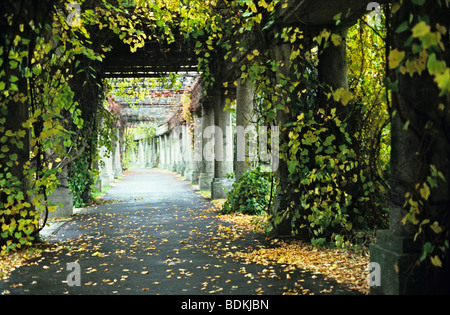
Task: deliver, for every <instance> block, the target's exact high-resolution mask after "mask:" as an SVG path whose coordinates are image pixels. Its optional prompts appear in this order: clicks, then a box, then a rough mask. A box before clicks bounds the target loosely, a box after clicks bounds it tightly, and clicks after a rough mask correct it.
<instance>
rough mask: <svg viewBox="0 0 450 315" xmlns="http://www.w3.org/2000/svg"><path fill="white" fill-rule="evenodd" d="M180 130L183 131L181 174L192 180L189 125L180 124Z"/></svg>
mask: <svg viewBox="0 0 450 315" xmlns="http://www.w3.org/2000/svg"><path fill="white" fill-rule="evenodd" d="M182 127H183V129H182V132H183V138H182V140H183V146H182V154H181V157H182V163H183V166H182V170H181V171H182V174H181V175H183V176H184V178H185V179H186V180H188V181H191V180H192V164H193V163H192V162H193V161H192V159H193V158H192V144H191V142H192V137H191V134H190V132H189V126H188V124H187V123H186V124H185V125H183V126H182Z"/></svg>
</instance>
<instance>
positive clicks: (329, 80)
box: [317, 27, 350, 119]
mask: <svg viewBox="0 0 450 315" xmlns="http://www.w3.org/2000/svg"><path fill="white" fill-rule="evenodd" d="M333 32H334V33H335V34H338V35H340V36H341V37H342V42H341V43H340V45H338V46H335V45H334V44H333V43H332V42H329V43H328V46H327V47H326V48H325V49H321V50H320V51H319V64H318V67H317V68H318V75H319V81H320V82H321V83H323V84H324V85H325V86H328V87H330V88H331V89H333V90H337V89H339V88H342V89H344V90H348V70H347V41H346V39H345V38H346V36H347V33H348V27H342V28H340V29H337V30H334V31H333ZM328 92H329V91H328V90H327V91H324V93H322V94H321V95H320V96H319V101H318V103H319V104H327V103H329V102H330V100H328V99H327V96H326V95H325V93H328ZM333 106H334V107H336V109H337V111H336V113H337V115H339V116H340V117H341V119H345V118H346V116H347V115H348V114H349V112H350V107H349V106H343V105H342V104H341V102H334V103H333Z"/></svg>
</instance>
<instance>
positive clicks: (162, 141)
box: [159, 135, 166, 169]
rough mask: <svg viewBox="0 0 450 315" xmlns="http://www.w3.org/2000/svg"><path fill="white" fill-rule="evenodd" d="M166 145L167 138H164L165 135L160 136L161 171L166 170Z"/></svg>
mask: <svg viewBox="0 0 450 315" xmlns="http://www.w3.org/2000/svg"><path fill="white" fill-rule="evenodd" d="M165 144H166V138H165V137H164V135H160V136H159V158H160V160H159V168H160V169H165V168H166V149H165Z"/></svg>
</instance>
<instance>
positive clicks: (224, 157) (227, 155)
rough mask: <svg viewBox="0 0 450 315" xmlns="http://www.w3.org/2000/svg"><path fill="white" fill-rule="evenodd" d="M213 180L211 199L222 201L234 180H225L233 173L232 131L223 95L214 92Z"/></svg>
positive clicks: (220, 92)
mask: <svg viewBox="0 0 450 315" xmlns="http://www.w3.org/2000/svg"><path fill="white" fill-rule="evenodd" d="M214 98H215V101H214V123H215V127H216V128H215V132H214V158H215V160H214V179H213V181H212V183H211V198H212V199H224V198H226V196H227V193H228V191H229V190H230V189H231V185H232V184H233V182H234V179H227V174H229V173H232V172H233V161H234V158H233V129H232V125H231V114H230V113H229V112H228V111H226V110H225V95H224V93H223V91H222V90H219V89H218V90H216V92H215V95H214Z"/></svg>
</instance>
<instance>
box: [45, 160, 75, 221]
mask: <svg viewBox="0 0 450 315" xmlns="http://www.w3.org/2000/svg"><path fill="white" fill-rule="evenodd" d="M57 176H58V179H59V182H60V185H59V186H58V187H57V188H56V189H55V190H54V191H53V193H52V194H51V195H49V196H48V200H49V201H51V202H53V203H54V204H55V205H58V204H60V203H61V204H62V205H63V207H62V208H60V207H58V208H57V209H56V210H55V211H54V212H49V213H48V218H49V219H52V218H59V217H63V218H65V217H70V216H71V215H72V213H73V194H72V192H71V191H70V189H69V184H68V181H67V176H68V171H67V167H64V168H63V169H62V170H61V172H60V173H59V174H58V175H57Z"/></svg>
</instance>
